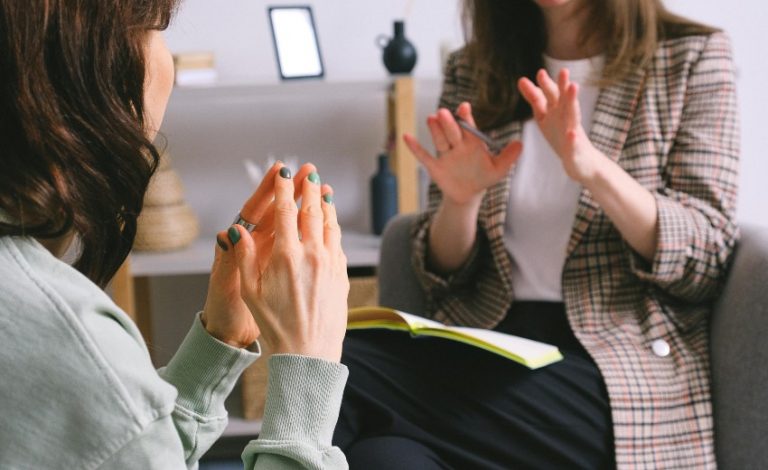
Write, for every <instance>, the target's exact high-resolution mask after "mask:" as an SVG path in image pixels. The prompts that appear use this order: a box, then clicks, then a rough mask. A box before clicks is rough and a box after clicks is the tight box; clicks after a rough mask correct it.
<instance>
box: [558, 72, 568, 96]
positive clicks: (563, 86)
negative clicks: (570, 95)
mask: <svg viewBox="0 0 768 470" xmlns="http://www.w3.org/2000/svg"><path fill="white" fill-rule="evenodd" d="M570 75H571V74H570V72H569V71H568V69H560V73H558V74H557V90H558V93H560V96H565V92H566V90H568V85H570V83H571V80H570Z"/></svg>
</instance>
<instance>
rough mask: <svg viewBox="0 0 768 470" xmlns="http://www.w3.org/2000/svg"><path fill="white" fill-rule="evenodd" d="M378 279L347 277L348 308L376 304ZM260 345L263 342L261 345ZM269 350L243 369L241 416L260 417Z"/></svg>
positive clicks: (264, 394) (264, 393)
mask: <svg viewBox="0 0 768 470" xmlns="http://www.w3.org/2000/svg"><path fill="white" fill-rule="evenodd" d="M378 295H379V294H378V281H377V278H376V277H353V278H350V279H349V297H348V299H347V305H348V306H349V308H353V307H365V306H376V305H378V301H379V298H378ZM261 346H262V347H263V346H264V344H262V345H261ZM268 357H269V351H267V350H265V349H262V358H261V359H260V360H258V361H256V362H255V363H254V364H253V365H252V366H250V367H249V368H248V369H246V370H245V372H244V373H243V375H242V392H243V416H244V417H245V418H246V419H261V418H262V416H263V415H264V402H265V400H266V393H267V376H268V368H267V363H268V362H269V361H267V360H266V359H267V358H268Z"/></svg>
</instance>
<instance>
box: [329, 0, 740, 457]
mask: <svg viewBox="0 0 768 470" xmlns="http://www.w3.org/2000/svg"><path fill="white" fill-rule="evenodd" d="M537 12H538V13H539V14H538V15H537ZM466 13H467V14H468V15H467V17H468V19H469V20H470V22H473V23H472V24H471V33H470V36H469V41H468V44H467V46H466V47H465V48H464V49H462V50H461V51H459V52H457V53H454V54H453V55H452V56H451V57H450V59H449V61H448V64H447V68H446V74H445V82H444V88H443V93H442V97H441V103H440V107H441V109H440V111H439V112H438V113H436V114H434V115H432V116H430V117H429V118H428V125H429V128H430V131H431V133H432V138H433V143H434V145H435V148H436V150H437V154H438V155H436V156H432V155H431V154H429V153H428V152H427V151H426V150H425V149H424V148H422V147H421V146H420V145H419V144H418V142H416V141H415V139H413V138H412V137H407V138H406V141H407V143H408V144H409V146H410V148H411V150H412V151H413V152H414V154H415V155H416V156H417V157H418V159H419V160H420V161H421V162H422V164H423V165H424V166H425V167H426V169H427V170H428V172H429V173H430V176H431V177H432V180H433V185H432V186H431V188H430V205H429V210H428V211H427V212H426V213H425V214H424V215H423V217H422V218H421V221H420V223H418V224H417V226H416V227H415V228H414V244H415V245H414V252H415V258H414V266H415V269H416V271H417V274H418V275H419V276H420V278H421V280H422V284H423V286H424V288H425V289H426V291H427V293H428V298H429V301H430V302H429V304H430V314H431V315H432V317H433V318H435V319H436V320H439V321H442V322H445V323H449V324H458V325H468V326H474V327H484V328H496V329H499V328H500V325H504V324H505V323H508V322H510V321H511V322H514V321H515V319H514V317H520V315H522V314H519V313H516V310H515V306H516V305H517V304H525V302H524V301H527V300H532V299H528V298H525V297H522V298H521V297H518V296H516V292H515V285H516V279H515V276H519V275H524V274H525V273H524V272H523V273H522V274H521V271H522V269H521V268H520V266H517V265H516V263H518V259H517V255H512V254H510V250H509V246H510V245H509V244H508V243H507V241H508V240H509V239H511V240H512V243H514V238H515V235H516V233H515V232H514V230H513V231H512V233H511V234H510V233H506V232H507V228H508V224H507V218H508V217H510V215H509V211H508V205H509V204H511V203H510V194H511V193H512V190H513V189H514V184H523V182H516V181H515V179H514V177H510V176H509V174H510V173H513V172H514V168H515V166H517V165H518V164H519V163H520V158H521V157H520V155H521V152H522V149H523V148H524V147H523V146H524V145H526V144H527V143H528V142H527V141H525V140H524V139H523V142H522V143H521V139H522V138H523V135H526V136H527V135H528V134H524V133H523V128H524V126H525V122H526V121H528V119H529V118H530V117H532V118H533V121H528V122H529V123H530V122H532V123H535V126H536V127H537V128H538V130H539V132H540V133H541V135H542V136H543V138H544V139H545V141H546V142H547V143H548V144H549V146H550V148H551V151H553V152H554V154H556V157H558V158H557V159H559V167H560V171H563V172H564V173H565V174H566V175H567V178H568V179H570V180H571V181H573V182H575V183H577V187H578V188H579V192H578V193H577V194H578V196H577V199H578V203H577V206H576V210H575V217H574V218H572V219H569V220H572V223H571V222H570V221H566V222H567V225H568V226H569V227H570V228H569V229H567V230H566V231H567V232H569V233H566V234H565V235H566V237H565V238H564V240H566V242H567V243H565V244H564V246H562V247H561V248H563V250H562V251H563V253H562V258H561V262H562V274H561V276H560V278H559V279H558V281H559V283H560V288H561V302H562V308H563V314H564V316H565V317H566V319H567V321H564V325H565V326H564V327H563V328H564V329H565V330H568V331H567V334H571V335H572V337H573V338H575V340H576V341H577V343H578V344H579V345H580V346H582V347H583V348H584V350H586V353H588V354H585V355H584V357H585V358H587V359H588V360H589V361H590V362H589V364H592V368H593V369H595V370H596V371H598V372H599V373H598V374H597V375H598V377H601V379H599V380H601V381H604V387H605V391H606V392H607V400H608V403H609V407H608V408H607V411H605V413H606V414H607V419H608V420H609V423H610V424H609V428H610V429H609V430H608V434H605V435H602V436H597V435H596V434H599V433H600V432H602V431H601V430H600V428H599V427H598V426H588V425H587V424H588V423H591V422H596V421H594V420H595V419H597V418H596V416H599V415H600V413H602V412H603V411H601V408H599V407H597V406H591V405H585V406H583V413H582V415H581V417H579V413H578V411H577V412H573V410H571V411H569V410H568V406H565V405H561V404H557V403H555V404H552V403H548V406H547V407H542V408H543V409H542V410H538V411H537V413H539V414H543V413H547V412H549V415H547V416H548V419H551V420H553V424H552V423H550V424H552V426H551V427H549V428H546V427H542V426H531V427H529V428H528V429H527V430H525V431H524V432H521V433H518V434H515V431H514V429H518V430H519V429H525V428H515V427H514V426H512V425H505V426H507V427H500V428H498V429H499V433H500V434H505V433H506V429H512V431H510V433H509V435H492V434H493V433H486V436H485V439H487V440H489V441H502V442H505V445H506V446H507V447H508V448H511V449H515V448H521V447H522V448H524V450H522V451H519V450H514V451H512V452H509V451H506V450H505V451H504V452H506V453H504V454H501V453H500V454H499V455H500V456H499V457H498V458H495V459H494V458H490V457H489V458H488V459H486V460H483V462H484V463H482V464H477V465H475V466H477V467H480V466H487V467H498V468H504V467H508V468H519V467H538V468H542V467H545V468H552V467H559V468H577V467H592V468H594V467H598V466H600V467H602V466H611V465H613V464H614V463H615V464H616V465H617V466H618V467H621V468H647V469H656V468H681V469H682V468H686V469H690V468H713V467H715V465H716V463H715V456H714V446H713V423H712V405H711V397H710V377H709V352H708V317H709V313H710V310H711V306H712V303H713V302H714V300H715V299H716V298H717V295H718V293H719V292H720V288H721V286H722V283H723V280H724V276H725V273H726V269H727V266H728V263H729V260H730V258H731V253H732V251H733V247H734V244H735V243H736V240H737V236H738V231H737V227H736V224H735V221H734V213H735V204H736V192H737V179H738V178H737V176H738V175H737V167H738V156H739V148H738V144H739V137H738V122H737V116H736V114H737V113H736V103H735V86H734V73H733V64H732V61H731V51H730V44H729V41H728V39H727V37H726V36H725V35H724V34H722V33H720V32H718V31H715V30H713V29H711V28H708V27H704V26H701V25H697V24H694V23H692V22H689V21H686V20H683V19H681V18H678V17H675V16H673V15H671V14H669V13H667V12H666V11H665V10H664V9H663V8H662V7H661V5H659V4H658V2H656V1H641V0H637V1H634V2H626V1H620V2H610V1H597V0H595V1H583V2H580V1H578V0H547V1H545V0H537V1H536V2H535V3H534V2H530V1H518V2H513V1H510V2H490V1H489V2H484V1H480V0H476V1H467V2H466ZM587 25H588V26H589V29H587V27H586V26H587ZM546 32H548V33H546ZM505 41H506V42H505ZM537 48H538V49H537ZM531 49H533V51H534V53H531ZM542 52H544V53H546V54H548V55H560V56H561V58H565V59H568V58H572V59H573V58H575V59H580V58H584V57H594V56H595V55H596V53H597V54H603V56H604V60H605V62H604V65H603V67H602V72H601V76H600V77H598V80H597V84H598V85H599V86H598V89H599V91H598V93H597V96H596V100H595V102H594V109H593V113H592V118H591V121H590V122H582V115H581V110H580V101H579V97H580V96H579V94H580V89H579V86H578V85H576V84H575V83H572V82H571V80H570V77H569V75H568V72H567V71H565V72H560V73H559V74H557V75H556V77H555V78H551V77H550V74H548V73H547V71H545V70H542V68H543V67H542V64H541V59H539V58H538V57H539V56H541V55H542ZM562 56H565V57H562ZM568 56H570V57H568ZM531 57H533V58H531ZM505 83H512V84H516V85H517V86H516V87H514V86H509V87H506V88H509V89H505V85H504V84H505ZM469 103H472V106H470V104H469ZM449 110H450V111H449ZM454 110H455V112H456V114H457V116H458V117H459V118H461V119H463V120H464V121H466V122H468V123H470V124H472V125H476V126H477V127H479V128H480V129H483V130H484V131H486V132H487V133H489V134H490V135H491V137H492V138H494V139H496V140H497V141H500V142H503V143H506V147H504V149H503V150H502V151H501V152H500V153H499V154H498V155H496V156H493V155H492V154H491V153H490V152H489V149H488V147H487V146H486V145H485V144H484V143H483V142H482V141H481V140H479V139H477V138H476V137H474V136H473V135H472V134H470V133H468V132H466V131H462V130H461V129H460V127H459V126H458V125H457V122H456V120H455V119H454V115H453V114H452V112H454ZM473 111H474V112H473ZM475 120H476V121H477V122H476V123H475ZM536 157H537V156H536V155H533V156H532V155H526V156H524V157H523V158H536ZM545 157H547V156H546V155H542V156H540V157H539V158H545ZM557 159H555V160H557ZM510 181H512V182H510ZM529 184H530V182H529ZM513 199H514V198H513ZM574 202H575V201H574ZM534 204H535V202H534ZM513 215H514V214H513ZM548 248H551V249H552V250H555V251H557V247H543V251H544V250H547V249H548ZM543 251H542V252H543ZM542 257H544V256H542ZM546 314H547V313H546V312H540V314H539V315H536V314H534V315H529V316H528V317H520V318H526V321H529V322H531V323H533V324H536V322H538V325H537V326H535V327H534V328H533V330H531V329H530V328H529V329H528V330H526V332H527V333H529V336H534V337H537V338H539V339H541V338H543V339H547V338H548V337H547V332H546V331H544V330H546V329H547V328H553V329H554V328H556V327H554V326H551V325H554V324H556V323H557V316H556V315H555V316H553V317H552V320H551V322H549V323H548V321H549V320H546V319H545V320H543V321H542V320H541V317H542V316H544V315H546ZM563 328H560V329H561V330H562V329H563ZM516 331H520V330H519V329H518V330H515V331H512V332H516ZM560 333H562V331H560V332H559V333H558V334H560ZM550 338H552V342H555V343H557V342H558V341H559V340H558V337H557V335H554V336H550ZM564 342H565V343H568V341H564ZM560 346H561V349H563V347H566V348H568V347H569V346H571V345H570V343H568V344H566V345H565V346H563V345H562V344H560ZM577 349H578V348H573V350H574V351H576V350H577ZM565 355H566V358H568V357H569V354H568V353H566V354H565ZM574 355H577V354H574ZM592 361H593V362H592ZM476 367H482V366H480V365H477V364H476ZM552 367H553V369H552V370H555V369H554V367H555V366H552ZM560 367H565V368H568V367H570V369H568V372H567V373H566V376H567V378H568V380H564V381H560V382H558V383H557V384H556V385H555V387H556V388H557V393H558V394H560V395H561V396H563V397H566V398H565V400H569V399H572V400H574V401H577V402H579V400H580V397H581V396H582V395H583V393H582V389H586V385H585V384H588V383H589V381H590V380H593V379H594V377H593V376H588V374H581V375H579V373H577V372H574V373H571V372H572V371H574V370H576V369H575V367H576V366H574V365H570V366H569V365H568V364H567V361H566V364H565V365H560ZM587 367H589V366H587ZM548 369H549V368H547V369H543V370H542V371H534V372H531V373H530V374H529V376H527V377H525V378H524V379H522V380H518V382H516V384H517V385H519V386H521V387H527V386H528V383H529V382H530V381H534V382H535V381H537V380H540V377H542V376H541V375H537V374H547V373H549V374H555V373H558V372H544V371H547V370H548ZM389 373H390V375H393V373H392V371H391V370H390V371H389ZM498 373H499V374H501V373H502V372H500V371H498ZM355 374H356V372H355V368H354V367H353V368H352V370H351V376H350V377H351V380H352V381H353V382H354V381H355ZM392 381H393V382H395V381H397V379H394V378H393V379H392ZM547 383H549V382H542V385H540V386H538V387H539V388H534V389H527V390H528V392H529V393H531V392H532V393H534V394H539V393H541V395H542V396H544V397H547V396H548V393H551V390H547V389H546V387H547V386H548V385H547ZM592 385H594V384H592ZM351 387H352V388H353V391H354V384H351ZM381 396H383V393H381V392H376V399H377V400H379V401H380V402H387V400H386V399H385V398H379V397H381ZM465 399H466V397H465ZM494 400H496V398H494ZM534 405H535V403H534ZM387 406H392V407H397V406H399V405H391V404H388V405H387ZM425 406H428V405H426V404H425ZM472 406H474V404H472ZM505 406H511V405H507V404H505V403H503V402H500V404H499V405H498V406H497V408H503V407H505ZM401 409H404V410H407V406H403V407H401ZM404 413H407V411H406V412H404ZM509 413H513V411H510V412H509ZM569 413H570V414H569ZM347 414H348V413H347ZM344 416H345V412H344V411H343V412H342V418H344ZM525 416H526V417H525V418H523V420H529V418H528V416H530V414H527V415H525ZM574 417H575V418H574ZM539 418H540V416H539V417H534V418H530V419H539ZM409 419H410V423H409V424H413V423H414V422H418V419H417V418H409ZM502 419H507V418H502ZM508 419H509V420H510V421H512V420H513V418H508ZM571 419H577V420H578V419H583V420H584V423H585V426H584V427H582V428H578V427H575V428H572V429H571V430H570V431H568V432H564V431H562V427H561V426H560V425H559V424H558V422H560V423H561V424H562V423H563V422H565V423H566V424H567V423H568V422H569V420H571ZM558 420H561V421H558ZM469 422H470V423H471V421H469ZM426 426H428V425H426ZM556 429H557V430H556ZM579 429H581V431H579ZM435 432H436V431H435ZM559 432H564V433H565V434H567V435H565V436H564V437H563V439H561V440H556V441H552V440H551V439H550V438H547V439H550V440H547V439H544V438H542V439H539V437H538V434H539V433H540V434H543V435H552V434H553V433H559ZM569 433H570V434H569ZM580 434H593V435H595V437H594V439H593V440H592V441H582V440H580V439H581V436H580ZM449 435H450V434H449ZM417 439H420V438H417ZM447 439H450V438H447ZM529 439H530V440H529ZM600 439H609V440H610V441H611V443H612V445H611V447H612V449H610V452H611V453H612V454H613V455H610V456H603V457H598V458H594V459H592V457H590V458H589V459H588V458H586V457H584V456H586V455H587V454H589V452H591V451H592V448H589V450H586V449H587V448H588V447H589V446H590V445H592V443H599V441H600ZM422 442H426V441H422ZM552 442H554V444H552V445H549V444H551V443H552ZM524 443H527V444H524ZM521 444H522V445H521ZM435 445H438V446H439V445H440V444H435ZM548 445H549V447H547V446H548ZM537 446H538V447H539V448H541V449H543V450H542V451H541V452H540V454H541V455H539V456H537V457H535V458H532V459H531V458H526V459H519V458H518V453H520V452H523V453H525V452H528V453H532V452H533V451H532V450H531V449H536V448H537ZM569 446H571V447H574V448H576V449H575V450H574V449H569V448H568V447H569ZM500 447H501V445H499V446H497V447H495V448H494V449H496V448H500ZM488 448H490V447H488V446H486V447H483V448H482V449H481V450H480V451H479V452H486V453H490V452H491V451H488V450H487V449H488ZM433 449H434V447H433ZM595 449H598V447H595ZM500 452H501V451H500ZM599 452H603V450H597V451H595V453H599ZM437 454H438V456H439V457H444V456H445V455H449V454H450V452H448V451H445V449H443V448H439V449H437ZM590 455H592V454H590ZM505 459H508V460H505ZM590 459H591V460H590ZM612 459H615V460H612ZM455 461H456V460H454V462H455ZM350 462H352V460H350ZM487 462H492V463H487ZM467 468H468V467H467Z"/></svg>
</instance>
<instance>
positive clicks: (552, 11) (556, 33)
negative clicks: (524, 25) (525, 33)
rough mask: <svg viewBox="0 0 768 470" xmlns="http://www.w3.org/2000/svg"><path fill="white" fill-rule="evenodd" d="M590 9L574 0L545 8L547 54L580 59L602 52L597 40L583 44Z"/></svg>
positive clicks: (564, 58)
mask: <svg viewBox="0 0 768 470" xmlns="http://www.w3.org/2000/svg"><path fill="white" fill-rule="evenodd" d="M587 13H588V11H587V9H586V8H583V5H582V2H579V1H576V0H573V1H570V2H567V3H565V4H563V5H557V6H552V7H548V8H544V21H545V23H546V26H547V50H546V51H545V52H546V54H547V55H548V56H550V57H552V58H553V59H560V60H578V59H586V58H589V57H593V56H595V55H597V54H599V53H600V51H601V47H600V46H599V45H598V44H596V41H594V40H589V41H587V43H585V44H582V31H583V30H584V26H585V23H586V21H587V18H588V14H587Z"/></svg>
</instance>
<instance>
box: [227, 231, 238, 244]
mask: <svg viewBox="0 0 768 470" xmlns="http://www.w3.org/2000/svg"><path fill="white" fill-rule="evenodd" d="M227 236H228V237H229V241H231V242H232V244H233V245H237V242H239V241H240V231H239V230H237V228H235V227H229V230H227Z"/></svg>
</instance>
